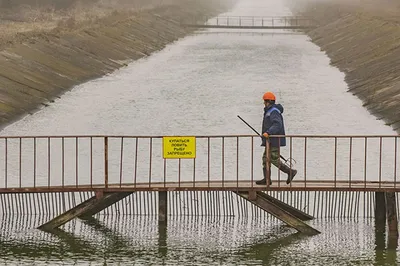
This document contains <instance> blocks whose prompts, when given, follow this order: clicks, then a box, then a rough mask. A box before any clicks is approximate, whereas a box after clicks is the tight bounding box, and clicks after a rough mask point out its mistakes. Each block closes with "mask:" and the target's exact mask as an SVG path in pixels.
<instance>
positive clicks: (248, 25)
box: [180, 16, 316, 29]
mask: <svg viewBox="0 0 400 266" xmlns="http://www.w3.org/2000/svg"><path fill="white" fill-rule="evenodd" d="M203 21H206V22H205V23H203ZM180 24H181V25H184V26H186V27H192V28H219V29H311V28H315V27H316V22H315V20H313V19H312V18H309V17H302V16H281V17H257V16H225V17H221V16H220V17H214V18H204V17H202V18H197V17H196V18H193V19H192V20H185V21H180Z"/></svg>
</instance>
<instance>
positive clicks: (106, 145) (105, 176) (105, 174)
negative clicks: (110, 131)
mask: <svg viewBox="0 0 400 266" xmlns="http://www.w3.org/2000/svg"><path fill="white" fill-rule="evenodd" d="M104 187H105V188H108V137H104Z"/></svg>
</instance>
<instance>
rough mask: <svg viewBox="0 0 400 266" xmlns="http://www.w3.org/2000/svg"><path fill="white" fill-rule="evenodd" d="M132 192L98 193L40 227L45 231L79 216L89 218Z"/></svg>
mask: <svg viewBox="0 0 400 266" xmlns="http://www.w3.org/2000/svg"><path fill="white" fill-rule="evenodd" d="M130 194H132V192H122V193H120V192H118V193H104V194H103V193H96V196H94V197H92V198H90V199H88V200H86V201H84V202H82V203H81V204H79V205H77V206H75V207H74V208H72V209H70V210H68V211H66V212H64V213H63V214H61V215H59V216H57V217H55V218H54V219H52V220H50V221H49V222H47V223H45V224H43V225H41V226H39V227H38V229H40V230H43V231H50V230H53V229H55V228H58V227H60V226H61V225H63V224H66V223H67V222H69V221H71V220H72V219H74V218H76V217H79V218H82V219H87V218H88V217H91V216H92V215H94V214H96V213H98V212H100V211H102V210H104V209H106V208H108V207H109V206H111V205H112V204H114V203H116V202H118V201H120V200H121V199H123V198H125V197H127V196H129V195H130Z"/></svg>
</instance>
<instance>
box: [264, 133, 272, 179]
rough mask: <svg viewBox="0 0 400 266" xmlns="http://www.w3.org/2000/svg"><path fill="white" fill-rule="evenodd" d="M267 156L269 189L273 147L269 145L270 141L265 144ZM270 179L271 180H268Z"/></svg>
mask: <svg viewBox="0 0 400 266" xmlns="http://www.w3.org/2000/svg"><path fill="white" fill-rule="evenodd" d="M265 154H266V164H265V165H266V172H267V177H266V178H267V180H266V181H267V187H269V186H270V185H271V184H270V183H269V180H271V146H270V143H269V140H267V141H266V143H265ZM268 177H269V178H268Z"/></svg>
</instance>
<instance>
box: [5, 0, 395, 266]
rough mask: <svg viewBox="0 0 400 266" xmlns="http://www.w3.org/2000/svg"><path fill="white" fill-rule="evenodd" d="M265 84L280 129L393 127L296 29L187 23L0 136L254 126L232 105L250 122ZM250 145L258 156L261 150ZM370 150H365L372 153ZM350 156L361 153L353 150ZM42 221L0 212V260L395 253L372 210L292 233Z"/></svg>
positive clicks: (379, 256) (357, 257) (256, 259)
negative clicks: (312, 232)
mask: <svg viewBox="0 0 400 266" xmlns="http://www.w3.org/2000/svg"><path fill="white" fill-rule="evenodd" d="M223 15H229V16H247V15H248V16H285V15H291V13H290V10H289V9H288V8H287V7H285V6H284V5H283V1H280V0H270V1H265V0H242V1H239V2H238V4H237V5H236V6H235V7H234V8H233V9H232V10H231V11H230V12H229V13H226V14H223ZM267 90H271V91H274V92H275V94H276V95H277V98H278V102H279V103H281V104H282V105H283V106H284V107H285V111H284V115H285V123H286V127H287V129H286V130H287V134H293V135H295V134H301V135H307V134H321V135H322V134H329V135H337V134H351V135H353V134H359V135H365V134H385V135H394V131H393V130H392V129H391V128H390V127H388V126H385V125H384V123H383V122H382V121H379V120H376V118H375V117H373V116H372V115H370V114H369V113H368V111H367V110H365V108H363V107H362V103H361V101H360V100H358V99H357V98H356V97H354V96H352V95H351V94H350V93H348V92H347V86H346V83H345V82H344V74H343V73H341V72H339V71H338V70H337V69H336V68H334V67H332V66H330V64H329V58H328V57H326V55H325V54H324V53H323V52H321V51H320V49H319V48H318V47H317V46H315V45H314V44H312V43H311V42H310V40H309V38H308V37H307V36H305V35H303V34H301V33H299V32H297V33H296V32H291V31H284V30H274V31H267V30H265V31H260V30H257V31H256V30H251V31H243V30H242V31H241V30H227V29H224V30H221V29H213V30H204V31H203V30H201V31H198V32H196V33H194V34H192V35H191V36H187V37H186V38H183V39H181V40H179V41H177V42H175V43H173V44H171V45H168V46H167V47H166V48H165V49H163V50H162V51H159V52H157V53H154V54H153V55H151V56H149V57H147V58H144V59H141V60H138V61H136V62H132V63H131V64H129V65H128V66H127V67H125V68H123V69H120V70H118V71H116V72H114V73H112V74H110V75H107V76H105V77H103V78H100V79H96V80H93V81H90V82H87V83H85V84H82V85H80V86H77V87H75V88H74V89H73V90H71V91H69V92H67V93H65V94H64V95H62V96H61V98H60V99H58V100H56V101H55V102H54V103H51V104H50V105H49V106H48V107H46V108H43V109H42V110H40V111H38V112H37V113H35V114H33V115H29V116H26V117H24V118H23V119H21V120H20V121H17V122H16V123H14V124H12V125H10V126H8V127H6V128H5V129H4V130H2V132H1V135H2V136H6V135H7V136H12V135H14V136H21V135H30V136H32V135H90V134H95V135H102V134H110V135H111V134H112V135H131V136H167V135H235V134H253V132H252V131H251V130H250V129H249V128H248V127H246V125H244V124H243V123H242V122H241V121H240V120H239V119H238V118H237V115H241V116H242V117H243V118H244V119H246V120H247V122H249V123H250V124H252V125H254V126H255V127H256V128H257V129H259V128H260V126H261V119H262V113H263V104H262V100H261V96H262V94H263V93H264V92H265V91H267ZM317 144H318V145H319V147H321V145H325V144H324V143H317ZM317 144H316V145H317ZM361 144H363V143H361ZM318 145H317V146H318ZM373 145H376V144H371V146H373ZM317 146H316V147H315V148H314V153H313V154H314V157H315V158H314V161H316V162H315V163H314V166H315V167H313V168H312V169H314V170H315V174H318V173H324V165H325V164H324V163H325V161H324V159H326V156H325V154H324V151H321V149H317ZM387 146H391V145H390V143H388V144H387ZM392 146H393V145H392ZM375 148H376V147H375ZM311 150H313V148H311ZM258 152H259V154H260V155H261V153H262V149H261V148H259V150H258ZM376 152H377V149H375V151H372V152H371V154H375V156H378V155H379V154H377V153H376ZM392 152H393V151H392ZM310 156H311V159H310V157H308V158H309V160H310V161H311V163H312V161H313V159H312V155H310ZM358 156H359V157H360V158H363V154H362V153H360V154H359V155H358ZM386 156H388V158H390V157H391V153H390V152H389V154H388V155H386ZM296 158H298V157H296ZM260 159H261V158H260ZM317 159H319V161H317ZM345 159H347V158H345ZM299 161H301V158H300V159H299ZM385 161H388V160H385ZM360 162H362V160H361V159H360ZM375 168H376V167H375ZM385 169H390V167H386V168H385ZM310 171H311V170H310ZM300 174H301V173H299V176H300ZM309 174H310V175H312V173H309ZM32 219H34V220H35V221H34V222H32V221H31V220H32ZM48 219H49V217H38V216H12V215H11V216H10V215H3V216H2V220H1V226H0V228H1V231H0V234H1V236H0V241H1V242H0V263H1V264H6V265H32V264H35V265H54V264H63V265H70V264H82V265H106V264H110V265H112V264H116V265H130V264H138V265H148V264H154V265H162V264H168V265H210V264H211V265H215V264H218V265H321V264H325V265H353V264H354V265H385V263H387V265H392V264H395V262H396V261H399V260H398V259H397V257H396V256H397V251H396V250H392V251H384V250H383V246H384V242H385V239H384V238H385V236H384V235H383V234H378V235H377V237H376V235H375V231H374V223H373V220H371V219H364V218H354V219H343V218H342V219H331V218H330V219H323V218H321V219H317V220H314V221H312V222H310V224H311V225H312V226H314V227H315V228H317V229H318V230H320V231H321V232H322V234H320V235H318V236H314V237H302V236H299V235H297V234H295V232H294V231H293V230H292V229H289V228H287V227H285V226H283V225H282V224H281V223H277V222H275V221H270V220H268V219H267V220H265V219H252V218H243V217H214V218H212V217H193V218H192V217H184V218H179V217H174V218H171V219H172V220H171V221H170V223H169V224H168V226H167V227H166V228H164V227H158V224H157V220H156V218H155V217H151V216H150V217H148V216H140V217H136V216H101V218H100V219H99V220H97V221H92V222H88V223H82V222H79V221H74V222H71V223H69V224H67V225H66V227H65V228H63V231H60V232H55V233H54V234H48V233H43V232H40V231H38V230H36V229H34V228H35V226H36V225H38V224H40V221H48ZM382 243H383V244H382Z"/></svg>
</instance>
